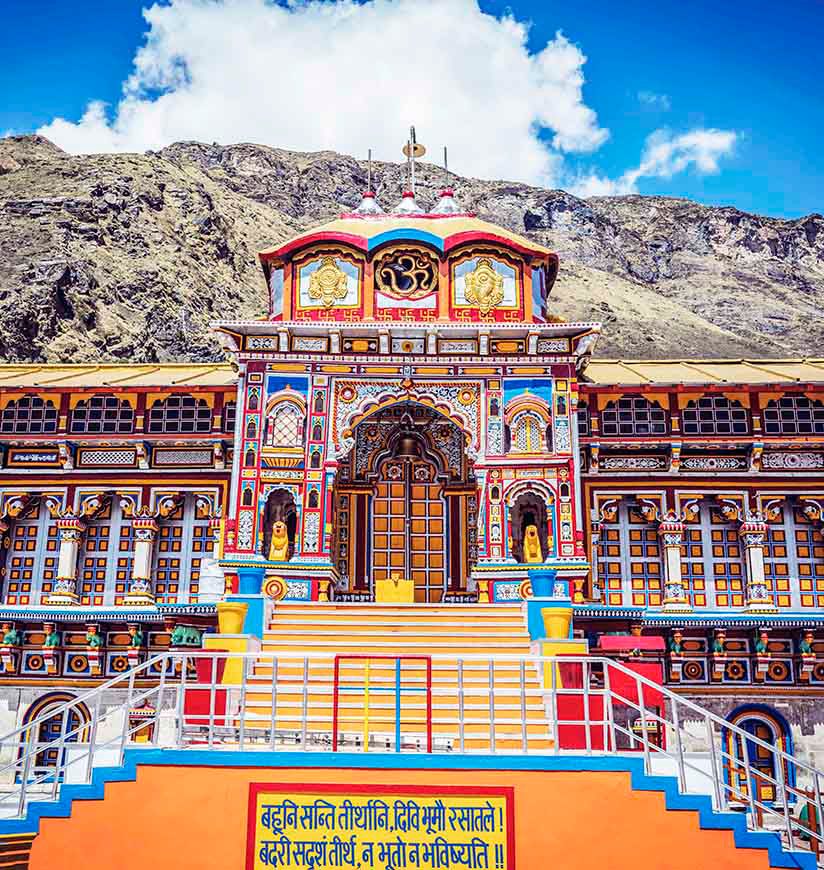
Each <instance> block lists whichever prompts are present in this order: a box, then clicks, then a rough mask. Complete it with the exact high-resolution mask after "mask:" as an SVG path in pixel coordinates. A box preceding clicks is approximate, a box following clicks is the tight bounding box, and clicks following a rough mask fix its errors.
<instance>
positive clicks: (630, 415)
mask: <svg viewBox="0 0 824 870" xmlns="http://www.w3.org/2000/svg"><path fill="white" fill-rule="evenodd" d="M601 434H602V435H642V436H643V435H666V434H667V412H666V411H665V410H664V409H663V408H662V407H661V406H660V405H659V404H657V403H656V402H650V401H648V400H647V399H645V398H644V397H643V396H621V398H620V399H617V400H616V401H613V402H610V403H609V404H608V405H607V406H606V408H604V410H603V411H602V412H601Z"/></svg>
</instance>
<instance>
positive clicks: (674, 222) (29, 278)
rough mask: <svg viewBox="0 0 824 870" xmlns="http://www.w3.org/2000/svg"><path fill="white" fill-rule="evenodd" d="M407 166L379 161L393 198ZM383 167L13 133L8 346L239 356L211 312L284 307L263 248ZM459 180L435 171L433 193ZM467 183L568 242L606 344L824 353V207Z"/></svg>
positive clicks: (39, 355) (346, 200)
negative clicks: (88, 151)
mask: <svg viewBox="0 0 824 870" xmlns="http://www.w3.org/2000/svg"><path fill="white" fill-rule="evenodd" d="M403 171H404V170H403V167H402V166H398V165H394V164H377V166H376V167H375V173H376V177H377V180H378V184H377V188H378V197H379V199H380V201H381V202H382V203H383V204H384V206H391V205H392V204H393V203H395V202H396V201H397V200H398V199H399V195H400V191H401V184H402V180H403ZM365 178H366V167H365V165H364V163H362V162H359V161H356V160H354V159H353V158H351V157H347V156H344V155H340V154H335V153H333V152H320V153H315V154H303V153H297V152H291V151H283V150H280V149H276V148H269V147H264V146H260V145H232V146H226V147H223V146H218V145H204V144H199V143H193V142H183V143H177V144H175V145H171V146H169V147H168V148H164V149H163V150H162V151H159V152H149V153H147V154H105V155H88V156H72V155H69V154H66V153H64V152H63V151H61V150H60V149H58V148H57V147H55V146H54V145H53V144H52V143H50V142H48V141H47V140H45V139H43V138H41V137H37V136H29V137H12V138H6V139H0V358H2V359H4V360H31V361H50V362H53V361H68V360H74V361H81V362H84V361H98V360H117V359H122V360H135V361H148V362H153V361H169V360H208V359H219V358H221V352H220V350H219V348H218V347H217V344H216V343H215V342H214V340H213V339H212V338H211V337H210V336H209V333H208V323H209V321H210V320H212V319H214V318H220V317H235V316H239V317H257V316H260V315H262V314H263V313H264V310H265V304H266V288H265V285H264V281H263V278H262V275H261V273H260V271H259V268H258V264H257V259H256V252H257V250H259V249H261V248H263V247H268V246H270V245H272V244H273V243H276V242H278V241H280V240H282V239H285V238H287V237H289V236H290V235H293V234H294V233H296V232H298V231H301V230H303V229H306V228H308V227H310V226H312V225H313V224H317V223H320V222H322V221H325V220H328V219H330V218H331V217H334V216H335V215H336V214H338V213H339V212H340V211H342V210H346V209H348V208H351V207H353V206H354V205H356V204H357V202H358V200H359V195H360V192H361V190H362V189H363V188H364V186H365ZM442 184H443V179H442V176H441V172H440V170H438V169H437V168H434V167H431V166H427V165H424V166H422V167H421V171H420V177H419V199H420V200H421V201H422V202H423V203H424V204H427V203H429V202H431V201H433V200H434V198H435V196H436V193H437V190H438V189H439V187H441V186H442ZM453 184H454V187H455V188H456V191H457V195H458V197H459V200H460V202H461V203H462V204H463V205H464V206H465V207H467V208H469V209H472V210H474V211H476V212H477V213H478V215H479V216H480V217H482V218H485V219H487V220H490V221H493V222H495V223H498V224H502V225H504V226H506V227H508V228H510V229H511V230H514V231H516V232H520V233H524V234H526V235H528V236H530V237H531V238H534V239H536V240H538V241H540V242H542V243H543V244H546V245H548V246H550V247H552V248H553V249H555V250H557V251H558V253H559V254H560V256H561V272H560V275H559V279H558V282H557V284H556V286H555V289H554V291H553V297H554V300H555V307H554V310H555V313H556V314H558V315H560V316H562V317H565V318H566V319H569V320H573V319H575V320H579V319H580V320H584V319H586V320H599V321H601V322H602V323H603V324H604V337H603V339H602V340H601V342H600V344H599V347H598V355H599V356H621V357H624V358H628V357H659V358H660V357H682V356H689V357H701V356H704V357H738V356H745V355H746V356H772V357H775V356H785V355H808V356H811V355H820V354H821V351H820V347H821V344H822V339H823V338H824V321H823V320H822V317H821V304H822V298H823V297H824V218H822V216H821V215H810V216H809V217H806V218H802V219H800V220H795V221H784V220H776V219H772V218H765V217H759V216H757V215H751V214H746V213H744V212H740V211H737V210H736V209H733V208H710V207H707V206H703V205H698V204H697V203H694V202H689V201H687V200H680V199H668V198H665V197H642V196H628V197H609V198H602V197H598V198H593V199H589V200H582V199H578V198H576V197H574V196H572V195H570V194H568V193H565V192H563V191H560V190H543V189H540V188H536V187H529V186H527V185H523V184H514V183H508V182H503V181H481V180H478V179H464V178H455V179H453Z"/></svg>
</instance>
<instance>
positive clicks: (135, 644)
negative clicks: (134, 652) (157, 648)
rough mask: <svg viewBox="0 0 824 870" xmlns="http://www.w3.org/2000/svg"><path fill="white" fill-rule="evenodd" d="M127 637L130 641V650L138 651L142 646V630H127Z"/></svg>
mask: <svg viewBox="0 0 824 870" xmlns="http://www.w3.org/2000/svg"><path fill="white" fill-rule="evenodd" d="M129 635H130V637H131V640H130V641H129V646H130V647H131V648H132V649H140V647H142V646H143V629H142V628H134V629H131V628H130V629H129Z"/></svg>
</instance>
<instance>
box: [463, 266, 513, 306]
mask: <svg viewBox="0 0 824 870" xmlns="http://www.w3.org/2000/svg"><path fill="white" fill-rule="evenodd" d="M464 294H465V296H466V301H467V302H468V303H469V304H470V305H477V306H478V309H479V310H480V312H481V314H489V312H490V311H491V310H492V309H493V308H497V307H498V306H499V305H500V304H501V302H503V301H504V279H503V277H502V276H501V275H499V274H498V273H497V272H496V271H495V268H494V267H493V265H492V260H490V259H489V257H481V258H480V259H479V260H478V265H477V266H476V267H475V268H474V269H473V270H472V271H471V272H467V274H466V276H465V277H464Z"/></svg>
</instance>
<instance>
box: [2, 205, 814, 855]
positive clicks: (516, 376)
mask: <svg viewBox="0 0 824 870" xmlns="http://www.w3.org/2000/svg"><path fill="white" fill-rule="evenodd" d="M260 266H261V280H262V281H265V282H266V285H267V287H268V289H269V300H270V303H269V312H268V315H267V316H266V317H265V318H263V319H260V320H221V321H219V322H216V323H215V324H213V328H214V330H215V332H216V334H217V335H218V337H219V339H220V341H221V342H222V345H223V347H224V348H225V350H226V354H227V362H226V363H221V364H200V365H193V364H186V365H168V364H159V365H128V364H122V365H106V364H101V365H58V366H55V365H4V366H0V450H1V451H2V468H1V469H0V476H1V477H2V486H0V490H1V491H2V492H1V498H2V500H1V501H0V523H2V526H1V528H2V533H3V537H2V558H3V571H2V609H1V610H0V620H2V645H0V663H1V664H0V669H2V672H1V673H0V702H2V704H0V723H2V728H1V729H0V730H2V731H3V732H4V733H5V732H12V731H14V729H19V728H25V727H26V723H29V722H38V723H41V724H40V725H38V728H39V731H38V733H37V735H36V736H34V737H30V739H34V740H36V741H38V742H40V743H43V744H44V745H49V741H50V740H52V739H53V738H54V737H55V735H57V734H59V733H60V730H61V728H62V729H63V730H64V731H65V729H66V727H67V725H66V721H67V719H71V721H70V723H69V727H71V723H76V724H77V725H78V730H80V725H82V724H83V723H82V721H81V720H82V718H83V716H84V715H89V717H90V720H91V718H92V715H91V714H90V713H89V711H88V710H87V711H86V713H83V711H81V710H80V709H79V708H72V709H73V711H74V712H72V714H71V715H72V716H73V717H74V718H71V717H69V716H68V714H66V716H63V714H62V713H59V714H57V715H55V716H54V717H53V718H52V719H49V718H48V716H47V715H46V714H47V713H48V711H49V710H50V709H54V710H58V709H59V710H63V709H66V708H64V707H61V706H60V705H65V704H66V702H67V701H71V699H73V698H76V697H78V696H79V694H80V693H82V692H84V691H87V690H88V689H91V688H93V687H94V686H96V685H100V684H102V683H103V682H104V681H107V680H111V679H113V678H116V677H117V676H118V674H121V673H126V672H128V670H129V669H130V668H133V667H135V666H136V665H139V664H140V663H141V662H147V661H150V660H151V659H152V657H153V656H156V655H158V654H163V653H165V652H171V651H175V650H178V651H180V650H183V651H184V652H185V651H187V650H190V651H195V650H199V649H201V648H206V649H209V648H212V649H222V650H230V651H236V652H238V653H244V654H247V655H248V654H252V653H256V652H263V651H265V650H266V649H269V650H270V651H271V650H279V649H280V650H282V649H287V650H294V649H295V648H296V645H298V646H300V644H301V643H302V644H303V647H302V648H306V649H310V648H311V649H320V650H326V649H331V650H332V652H334V653H335V654H336V655H338V656H341V655H342V656H347V655H349V656H354V655H356V654H359V653H360V654H363V653H364V651H365V652H366V653H375V655H376V656H377V654H378V653H380V654H381V655H382V656H387V655H388V656H392V655H394V656H396V657H399V660H400V657H402V656H403V655H413V654H414V655H418V654H419V653H420V652H421V651H424V652H432V651H433V650H434V652H435V653H437V652H438V651H439V650H440V651H443V649H447V648H448V649H447V651H449V652H450V654H451V655H453V657H454V656H461V655H467V656H470V657H471V656H472V655H473V653H477V652H478V651H481V652H487V651H490V650H491V652H490V654H492V653H494V652H496V651H503V652H507V651H511V652H513V653H519V654H521V653H522V654H524V655H526V656H528V655H530V654H535V653H538V654H544V655H556V654H559V652H560V653H563V652H564V651H566V652H568V653H570V654H573V655H575V654H577V655H582V656H596V657H603V658H606V659H610V660H614V661H616V662H619V663H622V664H623V665H627V666H633V667H635V668H636V669H639V673H643V674H645V675H647V676H648V677H650V678H651V679H652V680H653V682H654V683H655V684H660V685H661V686H662V691H667V692H670V693H674V694H673V697H675V696H678V697H681V698H684V699H687V700H690V701H692V702H695V703H697V704H700V705H701V706H702V709H707V710H709V711H710V712H711V713H712V714H713V715H715V716H718V717H720V718H721V719H723V720H724V721H726V722H727V723H729V726H730V727H731V728H734V727H736V726H737V728H738V729H742V730H743V732H746V733H748V734H751V735H753V736H754V737H756V738H758V739H759V740H761V741H763V742H764V743H765V744H767V745H768V746H774V747H776V749H778V750H781V751H784V752H787V753H790V754H795V755H796V756H797V757H798V758H800V759H806V760H809V759H814V757H815V755H816V754H817V753H819V752H820V751H821V750H822V749H824V744H822V741H821V734H822V727H824V715H822V695H824V624H822V623H824V615H823V614H824V610H822V607H824V360H818V359H781V360H774V359H773V360H700V359H683V360H636V361H632V360H608V359H601V358H599V357H597V356H594V357H593V352H594V351H595V350H596V347H597V341H598V338H599V334H600V331H601V326H600V324H598V323H596V322H581V323H568V322H565V321H564V320H563V319H561V318H560V317H557V316H555V315H554V314H553V301H552V288H553V282H554V281H555V277H556V274H557V272H558V268H559V261H558V257H557V256H556V255H555V254H554V253H553V252H552V251H550V250H548V249H546V248H544V247H543V246H541V245H539V244H536V243H535V242H533V241H531V240H530V239H528V238H526V237H523V236H520V235H518V234H516V233H514V232H512V231H510V230H508V229H505V228H503V227H499V226H495V225H492V224H490V223H487V222H485V221H483V220H480V219H479V218H478V217H476V216H475V215H474V214H471V213H468V212H465V211H463V210H462V208H461V206H460V204H459V203H458V202H457V200H456V196H455V194H454V193H453V192H452V191H451V190H449V189H446V190H444V191H443V192H442V194H441V195H440V197H439V198H438V200H437V202H435V203H432V204H431V209H430V210H429V211H425V209H424V208H423V207H422V206H421V205H420V204H419V203H418V202H417V201H416V198H415V196H414V195H413V194H411V193H406V194H404V196H403V198H402V200H401V202H400V203H399V204H398V205H397V206H396V207H395V208H394V209H393V210H392V212H391V213H384V212H383V211H382V210H381V208H380V206H379V205H378V204H377V201H376V199H375V196H374V194H372V193H371V192H367V193H366V194H365V195H364V198H363V202H362V203H361V205H360V206H359V207H358V208H357V209H356V210H355V211H354V212H351V213H346V214H342V215H341V216H340V217H339V218H338V219H336V220H333V221H331V222H329V223H327V224H324V225H322V226H319V227H317V228H315V229H313V230H311V231H308V232H305V233H303V234H301V235H299V236H297V237H296V238H293V239H290V240H289V241H288V242H285V243H283V244H279V245H277V246H275V247H272V248H270V249H267V250H265V251H262V252H261V253H260ZM662 328H666V325H665V324H662ZM227 605H232V606H235V607H236V614H237V613H239V614H240V616H239V617H238V620H239V621H237V620H236V621H235V622H234V623H231V624H230V622H225V623H224V622H221V623H220V624H219V618H218V612H219V611H221V612H223V610H225V611H226V613H227V614H229V615H231V614H230V613H229V611H230V610H231V608H230V607H227ZM370 608H371V610H370ZM404 608H407V609H404ZM536 608H537V609H536ZM370 613H372V614H380V615H382V618H383V619H384V620H385V621H384V622H383V623H381V624H382V625H384V626H389V625H390V624H391V626H392V628H391V629H390V628H384V629H376V630H375V631H374V632H373V633H371V634H369V633H368V630H367V629H366V628H364V626H368V625H370V624H371V623H370V622H369V620H370V615H369V614H370ZM541 613H543V619H542V616H541ZM387 614H390V615H387ZM427 614H428V615H429V616H427ZM547 614H550V615H551V617H553V618H554V619H555V621H554V622H553V621H552V618H546V615H547ZM298 616H299V617H300V619H301V620H303V622H302V623H301V625H302V626H303V627H302V629H301V633H295V632H293V631H290V629H289V624H290V622H294V621H295V619H297V618H298ZM290 617H291V618H290ZM429 617H431V619H432V620H434V622H430V623H429V624H430V625H435V626H441V627H440V628H438V629H437V632H440V633H439V634H438V633H435V631H434V630H431V629H430V633H429V634H427V633H426V631H424V629H420V636H419V637H418V636H417V635H416V636H414V637H413V629H412V628H411V627H410V625H411V624H412V623H410V625H407V626H406V628H404V620H405V619H409V620H412V621H413V622H414V624H415V625H417V624H418V622H420V623H421V624H423V623H424V622H425V621H426V619H428V618H429ZM227 618H228V617H227ZM333 618H334V619H336V620H338V621H337V622H335V623H334V628H330V627H329V626H330V622H329V620H331V619H333ZM221 619H222V617H221ZM438 619H441V620H442V621H441V622H438ZM324 620H326V622H324ZM415 620H417V621H418V622H415ZM484 620H489V621H490V622H489V623H488V624H489V625H490V626H496V631H497V634H490V635H489V637H487V636H486V635H485V634H484V631H485V630H484V628H483V626H484ZM508 620H509V622H508ZM462 622H465V623H466V632H464V630H463V629H462V628H461V623H462ZM324 625H326V628H324ZM507 625H510V626H511V627H509V628H507V627H506V626H507ZM559 626H560V628H559ZM365 632H366V633H365ZM398 632H400V634H398ZM364 638H367V639H364ZM495 638H497V640H495ZM290 644H291V645H290ZM267 645H268V646H267ZM565 645H566V646H565ZM261 662H262V660H261ZM261 662H258V664H257V665H256V666H255V667H256V670H255V674H257V675H260V674H261V673H262V674H263V675H264V677H265V678H266V679H267V680H268V679H270V680H271V682H272V686H273V687H274V686H275V683H276V680H277V679H278V678H277V675H276V672H274V673H273V672H272V670H271V665H270V666H269V667H270V669H269V670H267V669H266V668H265V667H264V666H263V665H262V663H261ZM336 667H337V665H336ZM261 668H262V670H261ZM398 668H399V670H398V673H399V674H400V665H399V666H398ZM545 673H549V671H548V670H547V671H546V672H545ZM558 673H559V674H560V673H561V672H560V671H559V672H558ZM585 673H586V672H585ZM336 674H337V672H336ZM436 676H437V675H436ZM144 678H145V679H146V680H147V684H151V683H152V682H153V681H154V684H157V682H158V680H160V679H161V674H160V673H159V672H156V673H154V674H152V675H150V674H144ZM336 679H337V676H336ZM524 679H525V678H524V677H523V675H522V677H521V680H522V683H521V685H522V687H523V686H524V685H525V683H524V682H523V680H524ZM526 679H527V682H529V680H531V679H533V677H531V676H528V677H527V678H526ZM398 680H399V683H398V685H400V676H399V677H398ZM490 680H491V678H490ZM552 680H553V681H554V680H556V676H555V672H554V671H553V675H552ZM336 685H337V684H336ZM490 685H491V683H490ZM553 685H554V683H553ZM304 686H305V684H304ZM536 686H537V684H536ZM546 688H547V687H546V685H544V689H545V690H546ZM244 691H245V689H244ZM257 691H262V690H261V689H260V686H258V688H257ZM304 691H305V688H304ZM536 691H538V689H537V688H536ZM398 692H399V695H398V697H399V698H400V689H398ZM490 692H491V689H490ZM116 694H117V693H116V692H114V694H113V695H112V697H115V696H116ZM255 697H258V696H255ZM267 698H268V696H267ZM112 703H114V701H113V702H112ZM259 703H263V702H262V701H259ZM398 703H399V704H400V701H399V702H398ZM273 704H274V702H273V701H269V700H266V702H265V706H264V707H263V708H262V709H264V713H263V714H262V715H264V716H268V715H269V713H270V710H271V717H272V722H273V723H274V717H275V713H274V706H273ZM158 706H159V704H158ZM493 707H494V703H493V701H492V699H491V698H490V700H489V709H490V711H492V708H493ZM662 707H663V704H662ZM139 709H140V708H139V707H138V708H135V709H134V710H132V711H131V713H130V715H131V716H132V719H133V720H134V721H138V719H139V715H140V713H139ZM524 711H525V712H524V714H523V715H524V716H525V717H526V715H527V714H526V708H524ZM536 715H537V714H536ZM587 715H588V714H587ZM490 716H491V719H492V721H493V724H492V726H491V730H490V733H489V734H487V732H486V731H484V732H483V735H481V736H480V737H478V738H477V739H478V740H480V741H481V743H479V744H478V745H479V746H482V747H485V748H486V749H489V748H490V747H491V749H492V750H495V747H496V746H497V747H498V750H500V748H501V746H503V745H506V744H505V741H506V740H507V739H511V740H513V741H515V740H516V738H517V740H520V741H523V743H522V745H523V747H524V748H525V749H527V748H532V746H533V744H532V743H530V744H529V746H528V745H527V741H528V740H529V741H533V740H534V741H537V742H536V743H535V744H534V745H535V746H540V745H542V744H540V741H541V740H545V739H546V740H549V742H548V743H546V745H547V746H549V745H551V744H552V741H553V740H554V741H555V745H556V746H557V745H558V744H557V740H558V739H559V738H558V736H557V734H556V735H555V736H554V737H553V736H552V735H551V734H550V735H549V737H546V734H545V733H544V732H541V731H540V729H537V726H536V730H535V731H533V730H530V731H529V736H528V737H527V736H526V735H527V729H526V724H525V723H520V724H518V726H517V728H514V729H513V730H512V731H511V733H510V731H508V730H507V729H506V728H505V727H503V726H499V728H498V730H497V731H496V730H495V726H494V717H495V714H494V712H490ZM305 721H306V720H305V714H304V740H305V739H306V733H305V732H306V725H305ZM531 721H532V720H531V719H530V722H531ZM642 725H643V728H646V727H648V726H649V723H647V724H646V725H644V724H643V723H642ZM522 726H523V728H522ZM330 727H331V726H330ZM335 727H336V728H337V727H338V724H337V720H336V722H335ZM529 727H530V729H532V724H530V726H529ZM628 727H629V726H628ZM633 727H635V728H636V731H637V730H638V729H637V723H636V725H634V726H633ZM398 728H399V730H398V738H397V739H398V743H397V747H398V748H399V747H400V742H401V740H400V726H398ZM520 729H522V730H523V734H522V733H521V730H520ZM330 733H332V732H330ZM338 733H339V732H337V731H336V732H334V735H335V736H333V737H332V738H331V739H332V740H336V739H337V736H336V735H337V734H338ZM587 733H588V732H587ZM639 733H640V732H639ZM718 733H719V734H720V733H721V732H718ZM271 734H272V735H274V731H272V732H271ZM364 734H366V732H364ZM438 734H439V732H438V728H437V725H436V726H435V734H434V739H435V741H436V742H437V739H438ZM461 735H462V736H461V740H463V732H461ZM484 735H485V736H484ZM512 735H516V736H512ZM442 736H443V739H444V740H449V739H452V740H453V744H451V745H452V747H453V748H455V746H456V745H457V744H455V743H454V740H456V739H457V738H455V737H454V736H453V737H449V735H448V734H447V732H446V731H444V732H443V735H442ZM210 739H211V735H210ZM270 739H271V740H272V742H273V745H274V740H275V738H274V736H271V738H270ZM387 739H388V738H387ZM392 739H393V740H394V739H395V738H394V737H393V738H392ZM725 739H726V738H725ZM729 739H732V738H729ZM81 740H82V737H81ZM364 740H365V741H366V742H367V743H368V740H369V738H368V736H365V737H364ZM430 740H431V735H430ZM484 741H486V742H484ZM358 745H360V744H358ZM387 745H389V744H388V743H387ZM392 745H393V746H395V745H396V744H394V743H393V744H392ZM462 745H463V744H462ZM659 745H663V738H661V739H660V741H659ZM730 745H731V744H730ZM589 748H591V747H589ZM730 751H732V750H730ZM59 763H60V762H59V753H54V752H52V754H51V755H49V753H48V752H47V751H45V750H44V751H43V752H42V753H41V754H40V755H39V756H37V759H36V767H37V768H38V769H43V768H47V767H48V765H49V764H58V765H59ZM752 764H753V765H755V766H756V768H757V769H758V770H761V771H762V773H763V774H764V776H765V777H766V780H770V779H771V778H772V779H773V781H774V778H775V777H777V776H778V775H779V774H780V775H781V776H785V775H789V774H787V772H786V771H785V770H784V767H782V765H781V764H778V765H776V764H775V761H774V758H771V757H768V756H765V757H764V758H763V759H761V760H759V759H757V758H755V757H754V760H753V761H752ZM759 764H761V767H758V765H759ZM729 771H730V772H729V777H733V776H735V775H737V770H736V769H734V766H732V767H729ZM747 776H749V774H747ZM729 777H728V778H729ZM766 780H765V781H764V782H762V783H760V785H759V786H758V788H755V787H753V790H754V793H755V794H756V796H757V798H758V799H760V800H763V801H764V802H770V801H772V800H774V799H775V788H774V785H773V786H770V785H768V784H765V783H766ZM18 781H19V780H18ZM741 781H742V782H743V781H746V783H747V785H746V789H750V788H751V786H750V785H749V783H750V780H749V779H746V780H741ZM249 866H250V867H251V866H252V865H251V864H250V865H249ZM255 866H258V865H257V864H256V865H255ZM290 866H292V865H290ZM456 866H457V865H456ZM498 866H502V865H500V864H499V865H498ZM581 866H583V865H581ZM644 866H652V865H651V864H650V865H644ZM656 866H657V865H656ZM662 866H663V865H662ZM673 866H674V865H673ZM679 866H680V865H679ZM724 866H727V865H724ZM729 866H732V865H729ZM736 866H738V865H736ZM741 866H743V865H741ZM784 866H789V865H784ZM793 866H795V865H793Z"/></svg>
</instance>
